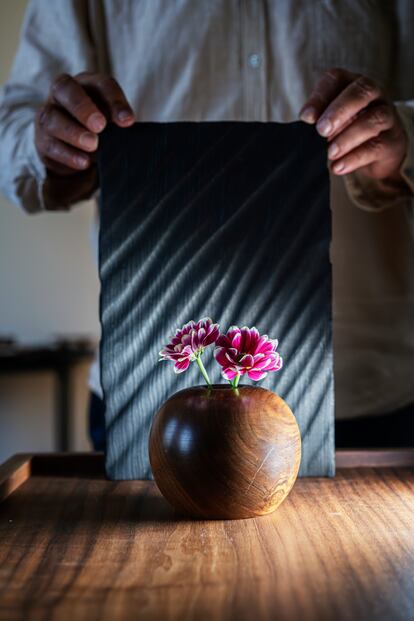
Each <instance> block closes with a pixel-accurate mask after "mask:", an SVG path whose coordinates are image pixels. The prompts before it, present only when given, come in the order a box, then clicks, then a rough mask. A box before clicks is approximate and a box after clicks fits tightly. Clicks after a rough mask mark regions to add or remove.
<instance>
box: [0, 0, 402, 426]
mask: <svg viewBox="0 0 414 621" xmlns="http://www.w3.org/2000/svg"><path fill="white" fill-rule="evenodd" d="M413 4H414V3H412V2H410V0H406V1H405V2H403V1H400V2H389V1H384V2H377V3H373V2H368V0H343V1H340V0H318V2H311V1H309V0H267V1H265V0H100V1H99V0H53V1H50V0H31V1H30V2H29V6H28V10H27V13H26V17H25V21H24V25H23V29H22V33H21V40H20V45H19V49H18V53H17V56H16V59H15V62H14V65H13V69H12V72H11V75H10V78H9V80H8V82H7V83H6V85H5V86H4V88H3V90H2V92H1V99H0V187H1V188H2V190H3V191H4V193H5V194H6V195H7V196H8V197H9V198H10V199H11V200H12V201H14V202H16V203H17V204H19V205H20V206H21V207H22V208H23V209H25V210H27V211H28V212H38V211H42V210H43V209H44V205H43V202H42V184H43V181H44V178H45V169H44V166H43V164H42V163H41V161H40V160H39V157H38V155H37V153H36V150H35V146H34V123H33V121H34V115H35V111H36V109H37V108H38V106H39V105H40V104H41V103H42V102H43V100H44V99H45V98H46V96H47V93H48V90H49V86H50V83H51V81H52V79H53V78H54V77H55V76H56V75H57V74H58V73H61V72H68V73H70V74H76V73H78V72H81V71H85V70H88V71H99V72H107V73H110V74H112V75H113V76H114V77H115V78H116V79H117V80H118V81H119V83H120V84H121V86H122V88H123V89H124V91H125V93H126V96H127V98H128V100H129V101H130V103H131V105H132V107H133V108H134V111H135V113H136V116H137V119H138V120H139V121H183V120H193V121H207V120H208V121H219V120H239V121H264V122H265V121H282V122H287V121H293V120H296V119H297V116H298V111H299V109H300V107H301V106H302V104H303V103H304V101H305V100H306V98H307V97H308V96H309V94H310V92H311V91H312V88H313V86H314V84H315V81H316V80H317V78H318V77H319V75H320V74H321V73H322V72H323V71H324V70H326V69H327V68H329V67H332V66H339V67H344V68H347V69H349V70H351V71H357V72H360V73H363V74H365V75H367V76H370V77H372V78H374V79H376V80H379V81H381V82H382V83H383V84H384V85H385V86H386V87H387V88H388V89H389V92H390V94H391V96H392V97H393V98H394V100H399V101H400V103H399V104H398V109H399V112H400V115H401V118H402V120H403V122H404V124H405V127H406V129H407V134H408V136H409V149H408V153H407V157H406V158H405V160H404V162H403V165H402V168H401V171H402V173H403V175H404V177H405V179H406V181H407V189H406V191H405V192H403V193H402V194H400V195H398V196H396V195H394V194H393V193H392V192H390V191H388V190H387V187H386V186H385V185H384V184H382V183H379V182H366V181H365V180H364V179H362V178H361V176H360V175H358V174H353V175H347V176H346V177H345V178H338V177H335V178H332V179H331V181H332V186H331V187H332V192H331V204H332V216H333V239H332V246H331V257H332V263H333V293H334V299H333V336H334V365H335V366H334V368H335V390H336V415H337V417H339V418H345V417H355V416H362V415H370V414H376V413H389V412H392V411H393V410H395V409H396V408H399V407H402V406H404V405H407V404H409V403H414V382H413V378H412V376H413V366H414V244H413V230H414V224H413V220H414V216H413V213H414V211H413V209H414V205H413V190H414V108H413V107H412V102H411V103H410V101H409V100H410V99H413V98H414V81H413V73H412V67H413V66H414V62H413V61H414V54H413V46H412V42H411V37H412V34H411V31H412V26H413V23H414V6H413ZM275 148H277V145H275ZM292 148H295V145H292ZM298 182H300V180H298ZM275 329H276V327H275ZM268 331H269V333H271V332H272V327H271V326H269V328H268ZM96 371H97V366H96V365H95V373H92V376H91V383H92V388H93V389H94V390H95V391H96V392H98V394H99V393H100V386H99V376H98V374H97V373H96Z"/></svg>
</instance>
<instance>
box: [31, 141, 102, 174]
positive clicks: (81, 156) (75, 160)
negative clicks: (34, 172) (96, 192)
mask: <svg viewBox="0 0 414 621" xmlns="http://www.w3.org/2000/svg"><path fill="white" fill-rule="evenodd" d="M39 153H40V157H41V158H42V159H43V160H44V161H45V160H46V159H48V160H52V161H54V162H57V163H59V164H63V165H64V166H67V167H68V168H71V169H73V170H85V169H86V168H89V166H90V165H91V163H92V160H91V158H90V156H89V155H87V154H86V153H84V152H82V151H79V150H78V149H75V148H74V147H71V146H69V145H68V144H65V143H64V142H62V141H61V140H58V139H57V138H53V137H52V136H45V138H44V139H43V140H42V142H41V145H40V149H39Z"/></svg>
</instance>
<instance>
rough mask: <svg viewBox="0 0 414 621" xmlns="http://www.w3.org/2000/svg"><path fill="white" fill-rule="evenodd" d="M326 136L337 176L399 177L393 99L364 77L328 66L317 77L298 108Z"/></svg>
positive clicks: (403, 143)
mask: <svg viewBox="0 0 414 621" xmlns="http://www.w3.org/2000/svg"><path fill="white" fill-rule="evenodd" d="M299 116H300V118H301V119H302V120H303V121H305V122H307V123H316V129H317V131H318V132H319V134H320V135H321V136H324V137H326V138H327V140H328V158H329V160H330V169H331V171H332V172H333V173H335V174H338V175H345V174H347V173H350V172H353V171H355V170H358V171H360V172H361V173H363V174H364V175H366V176H367V177H370V178H372V179H390V180H393V181H397V182H398V181H402V177H401V175H400V173H399V168H400V166H401V163H402V161H403V160H404V157H405V154H406V151H407V136H406V133H405V130H404V127H403V125H402V122H401V120H400V118H399V116H398V113H397V110H396V108H395V106H394V104H393V102H392V101H391V100H390V99H388V98H387V96H386V95H385V93H384V91H383V90H382V89H381V87H380V86H379V85H378V84H377V83H376V82H374V81H373V80H371V79H369V78H366V77H365V76H362V75H359V74H356V73H351V72H350V71H346V70H345V69H330V70H329V71H326V72H325V73H324V74H323V75H322V77H321V78H320V80H319V81H318V82H317V84H316V86H315V89H314V90H313V92H312V94H311V96H310V97H309V99H308V100H307V102H306V103H305V104H304V106H303V107H302V109H301V111H300V115H299Z"/></svg>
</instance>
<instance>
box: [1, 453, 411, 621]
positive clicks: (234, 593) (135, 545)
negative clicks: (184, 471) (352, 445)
mask: <svg viewBox="0 0 414 621" xmlns="http://www.w3.org/2000/svg"><path fill="white" fill-rule="evenodd" d="M411 457H413V454H412V453H411ZM345 461H346V460H344V459H343V457H342V464H344V463H345ZM371 461H372V460H371ZM374 461H375V460H374ZM397 462H398V460H397ZM391 463H394V462H391ZM102 464H103V462H102V457H101V456H99V455H90V456H83V457H82V456H80V457H78V458H77V457H74V456H73V455H68V456H64V455H62V456H60V457H56V456H55V457H53V456H52V457H47V456H43V457H42V456H37V457H33V458H32V457H31V456H25V457H24V456H23V457H20V456H17V457H15V458H12V460H10V461H9V462H6V464H5V465H4V466H2V467H1V468H0V500H1V498H3V501H2V502H0V619H2V620H3V619H4V620H6V619H7V621H14V620H17V619H25V620H26V619H28V620H30V621H31V620H37V619H39V620H46V619H47V620H48V621H54V620H66V619H70V620H71V621H82V620H85V621H92V620H95V619H96V620H98V619H99V620H100V621H105V620H108V621H114V620H115V621H117V620H118V619H120V620H124V619H126V620H129V619H131V620H134V621H135V620H136V619H140V620H144V621H145V620H160V621H169V620H176V619H177V620H180V621H185V620H192V619H196V620H197V621H203V620H208V621H214V620H220V621H221V620H230V619H231V620H235V621H244V620H246V621H262V620H273V619H277V620H278V621H284V620H288V621H295V620H301V621H308V620H315V621H316V620H317V621H325V620H329V621H331V620H332V621H333V620H335V621H342V620H345V619H346V620H348V619H349V620H352V621H364V620H369V621H380V620H381V621H398V620H399V619H401V620H403V619H404V620H405V621H406V620H410V619H414V468H413V467H412V466H411V467H410V466H409V465H407V466H399V467H384V466H383V467H378V468H373V467H365V468H355V467H352V468H349V467H348V468H341V469H339V470H338V473H337V476H336V477H335V478H334V479H321V478H308V479H301V480H298V481H297V482H296V484H295V486H294V488H293V491H292V492H291V494H290V495H289V497H288V498H287V499H286V500H285V501H284V503H283V504H282V505H281V506H280V508H279V509H278V510H277V511H276V512H275V513H273V514H272V515H269V516H265V517H260V518H257V519H249V520H235V521H193V520H189V519H187V518H183V517H180V516H179V515H176V514H175V513H174V510H173V509H171V508H170V507H169V505H168V504H167V503H166V502H165V501H164V499H163V498H162V497H161V496H160V494H159V492H158V491H157V488H156V486H155V484H154V483H153V482H150V481H132V482H131V481H129V482H110V481H107V480H105V478H104V476H103V473H102ZM412 464H414V459H413V460H412Z"/></svg>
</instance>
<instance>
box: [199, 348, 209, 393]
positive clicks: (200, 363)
mask: <svg viewBox="0 0 414 621" xmlns="http://www.w3.org/2000/svg"><path fill="white" fill-rule="evenodd" d="M196 360H197V364H198V366H199V367H200V371H201V373H202V374H203V377H204V379H205V380H206V382H207V386H208V387H209V388H211V382H210V378H209V376H208V374H207V371H206V370H205V368H204V364H203V363H202V361H201V357H200V354H199V355H198V356H196Z"/></svg>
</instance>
